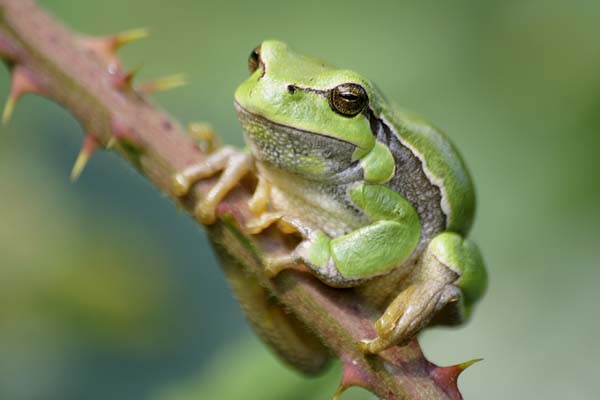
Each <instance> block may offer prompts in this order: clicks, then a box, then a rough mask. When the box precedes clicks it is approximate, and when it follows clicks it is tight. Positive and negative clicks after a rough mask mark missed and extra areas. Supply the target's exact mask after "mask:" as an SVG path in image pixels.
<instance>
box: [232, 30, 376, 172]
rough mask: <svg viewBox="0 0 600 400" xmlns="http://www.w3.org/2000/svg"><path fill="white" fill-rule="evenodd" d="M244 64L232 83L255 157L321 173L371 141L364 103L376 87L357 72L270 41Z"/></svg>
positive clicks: (346, 162) (358, 154)
mask: <svg viewBox="0 0 600 400" xmlns="http://www.w3.org/2000/svg"><path fill="white" fill-rule="evenodd" d="M248 66H249V69H250V73H251V75H250V78H249V79H248V80H246V81H245V82H243V83H242V84H241V85H240V86H239V87H238V88H237V90H236V92H235V106H236V109H237V112H238V115H239V119H240V121H241V123H242V126H243V128H244V131H245V136H246V141H247V142H248V145H249V146H250V150H251V151H252V153H253V154H254V156H255V157H256V158H257V159H258V160H259V161H261V162H266V163H269V164H271V165H274V166H276V167H277V168H281V169H284V170H287V171H289V172H293V173H297V174H300V175H303V176H305V177H309V178H313V179H324V178H327V177H328V176H331V175H333V174H335V173H337V172H340V171H342V170H344V169H346V168H348V167H349V166H350V165H351V164H352V163H353V162H354V161H356V160H357V159H360V158H362V157H363V156H364V155H365V154H367V153H368V152H369V151H370V150H371V149H372V148H373V146H374V145H375V137H374V134H373V132H372V131H371V127H370V122H369V114H370V111H369V110H370V103H371V102H373V101H374V98H376V97H377V96H378V94H377V93H376V92H375V90H374V89H373V86H372V85H371V84H370V83H369V82H368V81H367V80H365V79H364V78H362V77H361V76H360V75H358V74H357V73H355V72H352V71H348V70H340V69H337V68H335V67H333V66H331V65H328V64H326V63H324V62H323V61H321V60H318V59H315V58H311V57H306V56H303V55H300V54H297V53H295V52H293V51H291V50H290V49H288V47H287V46H286V45H285V44H284V43H281V42H277V41H265V42H263V43H262V44H261V45H260V46H259V47H257V48H256V49H254V50H253V51H252V52H251V54H250V58H249V60H248ZM376 101H378V99H377V100H376Z"/></svg>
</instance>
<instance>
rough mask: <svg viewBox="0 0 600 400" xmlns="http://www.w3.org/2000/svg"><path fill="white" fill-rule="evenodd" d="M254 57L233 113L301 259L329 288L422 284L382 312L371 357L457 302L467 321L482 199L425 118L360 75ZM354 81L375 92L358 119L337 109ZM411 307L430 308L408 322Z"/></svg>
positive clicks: (280, 51) (293, 59) (273, 50)
mask: <svg viewBox="0 0 600 400" xmlns="http://www.w3.org/2000/svg"><path fill="white" fill-rule="evenodd" d="M257 52H259V54H260V58H259V66H258V68H257V69H256V71H254V72H253V73H252V75H251V77H250V78H249V79H248V80H247V81H245V82H244V83H242V84H241V85H240V86H239V87H238V89H237V91H236V93H235V105H236V109H237V111H238V116H239V119H240V121H241V123H242V126H243V128H244V131H245V138H246V141H247V143H248V146H249V148H250V152H251V153H252V155H253V156H254V157H255V158H256V159H257V161H258V167H259V171H260V174H261V177H263V178H264V179H266V180H267V181H268V182H269V183H270V185H271V195H270V204H271V206H272V208H273V209H274V210H276V211H277V212H278V213H279V214H280V215H281V218H282V219H284V220H285V221H287V222H289V223H291V224H292V225H294V226H296V227H297V228H298V229H299V231H300V232H302V233H303V235H304V237H305V241H303V242H302V243H301V244H300V246H298V248H297V250H296V251H295V253H294V255H293V256H294V258H296V259H300V260H302V261H304V262H305V263H306V264H307V265H308V266H309V267H310V268H311V270H312V271H313V272H314V273H315V275H316V276H317V277H319V278H320V279H321V280H323V281H324V282H325V283H327V284H329V285H331V286H336V287H348V286H360V285H364V284H366V283H367V282H368V280H369V279H371V278H373V277H377V276H381V275H385V274H389V273H390V272H392V271H394V270H398V269H406V270H407V272H406V273H407V275H408V276H410V277H411V278H410V279H412V281H413V286H414V287H416V290H413V289H411V290H410V291H409V292H414V293H413V294H412V295H411V296H410V298H406V299H404V300H398V301H397V302H396V303H397V304H396V305H395V308H394V310H387V311H386V314H385V315H384V317H382V319H381V320H380V321H379V328H380V329H378V330H379V331H380V337H379V338H377V339H375V340H374V341H371V342H368V344H366V345H365V350H366V351H371V352H374V351H379V350H382V349H383V348H386V347H389V346H390V345H392V344H394V343H396V342H402V341H405V340H406V339H408V337H409V336H411V335H413V334H414V333H416V331H417V330H418V329H419V328H421V327H423V326H424V325H425V324H426V323H428V322H429V321H430V320H431V318H432V317H433V316H434V315H435V314H436V313H437V312H438V311H440V310H441V309H443V308H444V307H445V306H446V305H447V304H449V303H455V304H457V305H459V308H460V310H459V316H460V318H461V319H464V318H466V317H467V316H468V314H470V310H471V307H472V305H473V304H474V302H475V301H477V300H478V298H479V297H480V296H481V295H482V294H483V292H484V289H485V286H486V274H485V269H484V266H483V262H482V260H481V256H480V254H479V251H478V250H477V248H476V247H475V245H474V244H472V243H471V242H469V241H467V240H465V239H464V238H463V237H464V235H466V234H467V233H468V231H469V228H470V226H471V223H472V220H473V214H474V208H475V196H474V190H473V186H472V183H471V179H470V177H469V174H468V172H467V170H466V167H465V165H464V163H463V161H462V159H461V157H460V155H459V154H458V152H457V151H456V149H455V148H454V146H453V145H452V144H451V143H450V142H449V140H448V139H447V138H446V137H445V136H444V135H443V134H442V133H441V132H439V131H438V130H437V129H435V128H434V127H432V126H431V125H430V124H428V123H427V122H425V121H424V120H422V119H420V118H419V117H417V116H414V115H412V114H410V113H408V112H405V111H402V110H397V109H394V108H392V107H391V106H390V105H389V104H388V102H387V101H386V100H385V99H384V98H383V96H382V95H381V94H380V93H379V91H378V90H377V89H376V88H375V87H374V86H373V85H372V84H371V83H370V82H369V81H368V80H366V79H364V78H363V77H362V76H360V75H359V74H357V73H355V72H353V71H349V70H340V69H337V68H335V67H332V66H330V65H328V64H326V63H324V62H322V61H320V60H317V59H314V58H310V57H306V56H303V55H300V54H297V53H294V52H293V51H291V50H289V49H288V47H287V46H286V45H285V44H283V43H281V42H277V41H266V42H264V43H263V44H262V45H261V46H260V48H259V50H257ZM348 83H353V84H357V85H360V86H361V87H362V88H363V89H364V90H365V91H366V93H367V95H368V105H367V106H366V107H365V108H364V109H363V111H362V112H360V113H359V114H358V115H356V116H353V117H349V116H346V115H341V114H340V113H338V112H336V111H335V110H333V107H332V106H331V105H330V101H329V98H330V97H329V96H330V94H331V90H332V89H334V88H335V87H337V86H338V85H342V84H348ZM396 290H398V289H396ZM399 296H401V295H399ZM404 297H406V294H405V295H404ZM415 302H416V303H418V302H421V303H422V304H417V305H416V306H415ZM426 303H427V304H426ZM432 304H433V306H432ZM409 305H410V306H411V309H414V308H422V311H419V312H416V314H418V315H414V316H412V317H410V318H409V319H407V320H406V321H405V322H403V321H402V320H403V314H402V310H403V309H406V308H407V307H408V306H409ZM432 307H433V308H432ZM405 314H406V313H405ZM425 314H426V315H425ZM386 315H387V317H386ZM390 316H391V317H390ZM386 318H387V319H386ZM398 325H403V326H402V327H398ZM383 332H386V333H385V334H382V333H383Z"/></svg>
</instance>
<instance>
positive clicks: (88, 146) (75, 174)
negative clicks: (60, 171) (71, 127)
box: [70, 134, 98, 182]
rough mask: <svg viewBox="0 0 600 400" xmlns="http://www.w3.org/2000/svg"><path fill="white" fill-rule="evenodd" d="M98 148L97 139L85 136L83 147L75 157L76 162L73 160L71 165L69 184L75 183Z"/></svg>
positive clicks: (92, 136)
mask: <svg viewBox="0 0 600 400" xmlns="http://www.w3.org/2000/svg"><path fill="white" fill-rule="evenodd" d="M97 148H98V139H96V137H95V136H94V135H90V134H88V135H86V136H85V139H84V140H83V146H82V147H81V151H80V152H79V155H78V156H77V160H75V164H73V169H72V170H71V176H70V179H71V182H76V181H77V180H78V179H79V177H80V176H81V173H82V172H83V170H84V169H85V166H86V165H87V163H88V162H89V161H90V158H91V157H92V154H93V153H94V151H96V149H97Z"/></svg>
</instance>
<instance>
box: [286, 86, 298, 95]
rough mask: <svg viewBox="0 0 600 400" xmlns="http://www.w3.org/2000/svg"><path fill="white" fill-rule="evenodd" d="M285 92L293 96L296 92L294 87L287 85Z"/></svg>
mask: <svg viewBox="0 0 600 400" xmlns="http://www.w3.org/2000/svg"><path fill="white" fill-rule="evenodd" d="M287 91H288V93H289V94H294V93H295V92H296V86H294V85H287Z"/></svg>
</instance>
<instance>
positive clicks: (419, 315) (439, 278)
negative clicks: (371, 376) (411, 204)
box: [361, 232, 487, 353]
mask: <svg viewBox="0 0 600 400" xmlns="http://www.w3.org/2000/svg"><path fill="white" fill-rule="evenodd" d="M410 282H411V283H410V284H409V285H408V287H407V288H405V289H404V290H403V291H402V292H401V293H400V294H399V295H398V296H397V297H396V299H394V300H393V301H392V303H391V304H390V305H389V306H388V307H387V309H386V310H385V312H384V313H383V315H382V316H381V317H380V318H379V320H378V321H377V322H376V323H375V331H376V332H377V337H376V338H375V339H373V340H365V341H362V342H361V348H362V350H363V351H364V352H365V353H378V352H380V351H382V350H385V349H387V348H389V347H391V346H394V345H397V344H400V345H401V344H405V343H407V342H408V341H409V340H410V339H411V338H413V337H414V336H415V335H416V334H417V333H419V331H420V330H421V329H423V328H424V327H426V326H427V325H428V324H429V323H430V322H431V321H432V319H433V318H434V317H436V316H437V315H441V314H443V313H440V311H442V310H445V311H446V310H447V309H446V306H452V307H449V308H450V309H453V310H454V311H455V315H457V316H458V318H459V320H460V321H462V320H465V319H466V318H468V317H469V314H470V310H471V307H472V306H473V304H474V303H475V302H476V301H477V300H478V299H479V298H480V297H481V296H482V295H483V292H484V291H485V287H486V284H487V274H486V271H485V267H484V263H483V260H482V258H481V254H480V253H479V250H478V249H477V246H475V244H474V243H473V242H471V241H469V240H465V239H464V238H462V237H461V236H460V235H458V234H456V233H452V232H443V233H441V234H439V235H438V236H436V237H435V238H433V239H432V240H431V242H430V243H429V244H428V246H427V248H426V249H425V251H424V253H423V255H422V256H421V259H420V260H419V262H418V264H417V265H416V267H415V270H414V272H413V275H412V276H411V278H410Z"/></svg>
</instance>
